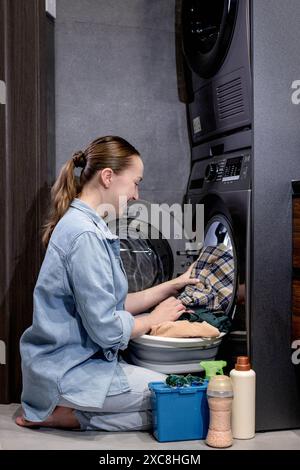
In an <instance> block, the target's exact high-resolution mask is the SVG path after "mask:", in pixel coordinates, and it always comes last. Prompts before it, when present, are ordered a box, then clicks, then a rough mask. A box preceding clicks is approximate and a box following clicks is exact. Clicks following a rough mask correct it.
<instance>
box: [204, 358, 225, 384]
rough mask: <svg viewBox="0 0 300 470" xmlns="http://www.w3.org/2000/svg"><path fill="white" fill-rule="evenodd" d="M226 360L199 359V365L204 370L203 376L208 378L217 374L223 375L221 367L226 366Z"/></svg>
mask: <svg viewBox="0 0 300 470" xmlns="http://www.w3.org/2000/svg"><path fill="white" fill-rule="evenodd" d="M226 365H227V362H226V361H201V362H200V366H201V367H203V369H204V370H205V378H206V379H207V380H210V379H211V378H212V377H214V376H215V375H217V374H221V375H223V368H224V367H226Z"/></svg>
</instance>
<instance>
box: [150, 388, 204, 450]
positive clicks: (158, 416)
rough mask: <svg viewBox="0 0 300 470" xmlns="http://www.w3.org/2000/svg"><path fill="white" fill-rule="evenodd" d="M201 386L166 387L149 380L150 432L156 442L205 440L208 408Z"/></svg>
mask: <svg viewBox="0 0 300 470" xmlns="http://www.w3.org/2000/svg"><path fill="white" fill-rule="evenodd" d="M207 385H208V381H205V383H204V384H203V385H190V386H188V387H170V386H168V385H166V384H165V382H150V383H149V384H148V387H149V389H150V390H151V404H152V418H153V434H154V436H155V438H156V439H157V440H158V441H160V442H167V441H187V440H193V439H205V438H206V435H207V432H208V424H209V409H208V403H207V397H206V390H207Z"/></svg>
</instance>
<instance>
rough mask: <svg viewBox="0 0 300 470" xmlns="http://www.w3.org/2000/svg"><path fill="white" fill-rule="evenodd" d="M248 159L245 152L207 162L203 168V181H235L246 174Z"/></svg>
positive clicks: (248, 156)
mask: <svg viewBox="0 0 300 470" xmlns="http://www.w3.org/2000/svg"><path fill="white" fill-rule="evenodd" d="M249 160H250V155H248V154H246V155H239V156H237V157H232V158H227V159H223V160H220V161H218V162H214V163H209V164H208V165H207V166H206V169H205V181H206V182H213V181H215V182H219V181H220V182H223V183H226V182H232V181H237V180H239V179H240V178H242V177H243V176H246V174H247V163H248V162H249Z"/></svg>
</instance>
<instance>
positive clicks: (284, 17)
mask: <svg viewBox="0 0 300 470" xmlns="http://www.w3.org/2000/svg"><path fill="white" fill-rule="evenodd" d="M274 3H275V2H274V0H264V1H261V0H253V2H252V59H253V93H254V95H253V99H254V116H253V117H254V119H253V122H254V125H253V129H254V132H253V136H254V141H253V155H254V170H253V218H252V220H253V251H252V260H253V269H252V321H251V323H252V325H251V339H252V359H253V365H254V369H255V370H256V372H257V380H258V382H259V387H258V388H257V392H258V396H257V429H258V430H260V429H264V430H267V429H278V428H282V429H283V428H288V427H298V426H299V425H300V400H299V396H300V387H299V377H298V378H297V374H298V376H299V367H298V372H297V369H296V368H295V367H294V366H293V365H292V362H291V355H292V349H291V312H292V309H291V275H292V238H291V237H292V231H291V227H292V210H291V202H292V201H291V184H290V182H291V180H292V179H295V178H299V177H300V132H299V117H300V106H296V105H293V104H292V102H291V94H292V90H291V84H292V82H293V81H294V80H296V79H299V43H300V29H299V24H300V3H299V1H298V0H284V1H283V2H279V1H277V2H276V8H274ZM275 408H276V412H274V410H275Z"/></svg>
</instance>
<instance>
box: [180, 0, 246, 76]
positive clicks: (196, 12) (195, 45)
mask: <svg viewBox="0 0 300 470" xmlns="http://www.w3.org/2000/svg"><path fill="white" fill-rule="evenodd" d="M237 7H238V0H182V18H181V21H182V45H183V51H184V54H185V56H186V59H187V61H188V63H189V65H190V67H191V69H193V70H194V72H196V73H197V74H198V75H200V77H203V78H209V77H211V76H212V75H214V74H215V73H216V72H217V70H218V69H219V68H220V66H221V64H222V62H223V61H224V59H225V57H226V54H227V51H228V49H229V46H230V42H231V38H232V35H233V30H234V26H235V19H236V15H237Z"/></svg>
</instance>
